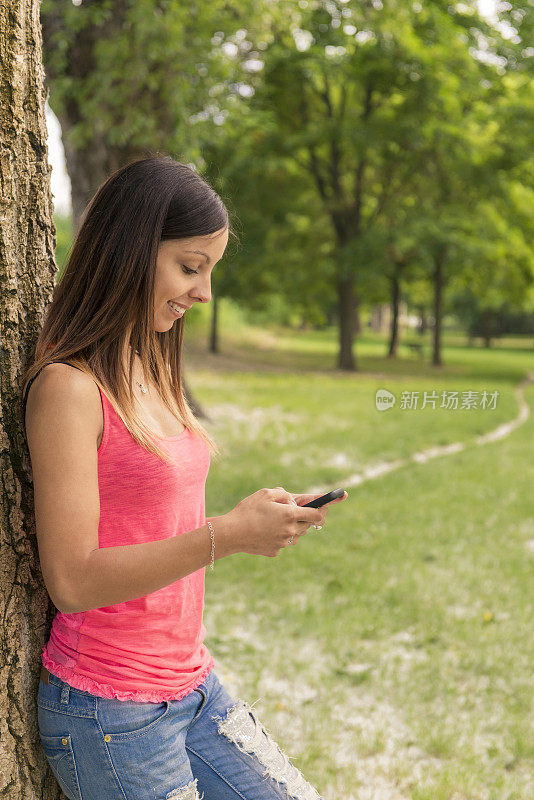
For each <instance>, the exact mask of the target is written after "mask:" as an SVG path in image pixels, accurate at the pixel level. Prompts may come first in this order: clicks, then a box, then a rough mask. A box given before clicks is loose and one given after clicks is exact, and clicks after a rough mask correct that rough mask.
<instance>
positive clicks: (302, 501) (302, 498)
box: [292, 492, 348, 508]
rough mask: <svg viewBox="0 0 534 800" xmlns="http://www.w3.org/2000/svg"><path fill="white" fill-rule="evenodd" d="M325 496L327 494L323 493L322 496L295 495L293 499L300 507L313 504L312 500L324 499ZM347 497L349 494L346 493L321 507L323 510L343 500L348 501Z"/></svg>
mask: <svg viewBox="0 0 534 800" xmlns="http://www.w3.org/2000/svg"><path fill="white" fill-rule="evenodd" d="M323 494H325V492H322V493H321V494H293V495H292V497H293V498H294V499H295V502H296V504H297V505H298V506H305V505H306V503H311V501H312V500H317V498H318V497H322V496H323ZM347 497H348V493H347V492H345V494H344V495H343V496H342V497H338V498H336V499H335V500H330V502H329V503H325V505H324V506H321V508H326V506H331V505H333V504H334V503H342V502H343V500H346V499H347Z"/></svg>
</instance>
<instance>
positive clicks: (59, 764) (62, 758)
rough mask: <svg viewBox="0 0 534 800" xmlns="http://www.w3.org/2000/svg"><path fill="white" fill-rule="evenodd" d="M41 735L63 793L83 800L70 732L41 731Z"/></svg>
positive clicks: (72, 799)
mask: <svg viewBox="0 0 534 800" xmlns="http://www.w3.org/2000/svg"><path fill="white" fill-rule="evenodd" d="M39 736H40V738H41V744H42V746H43V750H44V753H45V756H46V760H47V761H48V763H49V764H50V769H51V770H52V772H53V773H54V776H55V778H56V780H57V782H58V783H59V785H60V787H61V790H62V791H63V793H64V794H65V795H66V796H67V797H68V798H69V800H82V794H81V791H80V784H79V782H78V771H77V769H76V761H75V758H74V751H73V749H72V742H71V738H70V734H66V735H65V736H44V735H43V734H41V733H40V734H39Z"/></svg>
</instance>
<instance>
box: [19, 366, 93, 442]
mask: <svg viewBox="0 0 534 800" xmlns="http://www.w3.org/2000/svg"><path fill="white" fill-rule="evenodd" d="M48 364H68V365H69V367H74V369H77V370H80V372H83V370H82V369H80V367H76V366H75V365H74V364H71V363H70V362H69V361H49V362H48ZM48 364H43V366H42V367H41V369H40V370H39V371H38V372H36V374H35V375H34V376H33V378H32V379H31V380H30V381H29V383H28V385H27V386H26V391H25V392H24V398H23V400H22V420H23V423H24V430H26V403H27V402H28V393H29V391H30V388H31V385H32V383H33V382H34V380H35V379H36V377H37V376H38V375H39V374H40V372H41V370H43V369H44V368H45V367H47V366H48Z"/></svg>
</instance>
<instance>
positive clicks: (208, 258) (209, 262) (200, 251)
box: [185, 250, 211, 266]
mask: <svg viewBox="0 0 534 800" xmlns="http://www.w3.org/2000/svg"><path fill="white" fill-rule="evenodd" d="M185 252H186V253H198V254H199V255H200V256H204V258H205V259H206V261H207V262H208V266H209V265H210V264H211V259H210V257H209V255H208V254H207V253H203V252H202V250H186V251H185Z"/></svg>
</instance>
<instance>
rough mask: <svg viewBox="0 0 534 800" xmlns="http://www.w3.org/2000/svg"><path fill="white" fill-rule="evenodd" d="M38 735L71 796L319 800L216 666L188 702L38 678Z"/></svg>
mask: <svg viewBox="0 0 534 800" xmlns="http://www.w3.org/2000/svg"><path fill="white" fill-rule="evenodd" d="M37 707H38V708H37V710H38V720H39V735H40V737H41V743H42V745H43V749H44V752H45V755H46V758H47V760H48V763H49V764H50V767H51V769H52V772H53V773H54V775H55V777H56V780H57V781H58V783H59V785H60V786H61V789H62V790H63V792H64V794H65V795H66V796H67V797H68V798H69V800H199V798H203V800H234V799H236V798H241V799H242V800H279V798H283V800H290V799H291V798H293V799H294V800H320V796H319V794H318V793H317V791H316V789H314V788H313V786H311V785H310V784H309V783H308V782H307V781H306V780H305V779H304V777H303V776H302V774H301V773H300V772H299V770H298V769H297V768H296V767H295V766H294V765H293V764H292V763H291V761H290V760H289V759H288V757H287V756H286V755H285V754H284V753H282V751H281V750H280V748H279V747H278V745H277V744H276V743H275V742H274V741H273V739H272V738H271V736H270V734H269V733H268V732H267V731H266V730H265V728H264V727H263V725H262V724H261V722H260V721H259V720H258V718H257V717H256V714H255V711H254V710H253V709H252V708H251V707H250V706H249V705H248V704H247V703H244V702H243V701H242V700H235V699H233V698H232V697H231V696H230V695H229V694H228V692H227V691H226V689H225V688H224V687H223V686H222V684H221V683H220V681H219V679H218V678H217V676H216V674H215V672H214V670H213V669H212V670H211V671H210V673H209V674H208V677H207V678H206V680H205V681H204V682H203V683H201V684H200V686H199V687H198V688H197V689H195V690H194V691H192V692H190V693H189V694H188V695H186V696H185V697H183V698H182V699H181V700H165V701H163V702H161V703H139V702H136V701H130V700H126V701H123V700H115V699H108V698H104V697H97V696H96V695H93V694H90V693H89V692H82V691H81V690H79V689H74V688H73V687H71V686H69V684H67V683H65V682H64V681H62V680H61V679H60V678H58V677H57V676H55V675H50V683H49V684H48V685H47V684H45V683H43V681H42V680H41V681H39V692H38V696H37Z"/></svg>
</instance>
